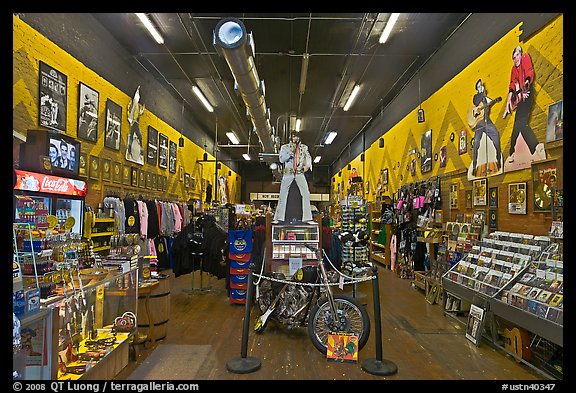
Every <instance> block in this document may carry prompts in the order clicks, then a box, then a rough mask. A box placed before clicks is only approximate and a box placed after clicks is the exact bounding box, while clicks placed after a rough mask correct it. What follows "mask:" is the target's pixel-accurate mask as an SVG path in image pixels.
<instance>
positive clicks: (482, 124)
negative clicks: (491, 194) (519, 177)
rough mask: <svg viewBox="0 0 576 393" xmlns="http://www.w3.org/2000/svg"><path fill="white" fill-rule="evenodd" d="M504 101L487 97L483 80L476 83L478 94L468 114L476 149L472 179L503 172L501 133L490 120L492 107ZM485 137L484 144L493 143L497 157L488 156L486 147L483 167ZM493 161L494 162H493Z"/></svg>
mask: <svg viewBox="0 0 576 393" xmlns="http://www.w3.org/2000/svg"><path fill="white" fill-rule="evenodd" d="M500 101H502V97H498V98H495V99H491V98H489V97H488V96H487V95H486V91H485V89H484V84H483V83H482V79H478V80H477V81H476V94H474V97H473V98H472V103H473V104H474V107H473V108H472V109H471V110H470V113H469V114H468V125H469V126H470V127H471V128H472V129H473V130H474V147H473V148H472V163H471V170H472V177H485V176H491V175H495V174H498V173H501V170H502V149H501V148H500V132H499V131H498V129H497V128H496V126H495V125H494V123H493V122H492V120H491V119H490V107H491V106H492V105H494V104H495V103H497V102H500ZM482 137H485V139H486V138H487V139H486V140H485V142H484V143H489V141H488V140H490V141H492V144H493V147H494V149H495V153H496V157H495V160H496V161H495V162H494V161H493V160H494V158H493V156H491V155H490V154H488V146H485V149H483V150H484V153H485V154H484V155H483V157H482V158H483V159H482V160H481V165H480V166H478V161H479V160H478V158H479V157H478V156H479V150H480V146H481V142H482ZM491 159H492V161H491Z"/></svg>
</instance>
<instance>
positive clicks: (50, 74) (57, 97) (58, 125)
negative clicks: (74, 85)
mask: <svg viewBox="0 0 576 393" xmlns="http://www.w3.org/2000/svg"><path fill="white" fill-rule="evenodd" d="M39 71H40V72H39V76H40V80H39V83H38V86H39V89H40V91H39V94H38V99H39V103H38V124H39V125H41V126H43V127H47V128H50V129H53V130H58V131H62V132H66V105H67V97H68V77H67V76H66V75H64V74H63V73H61V72H60V71H58V70H56V69H55V68H53V67H51V66H49V65H48V64H46V63H44V62H43V61H41V60H40V64H39Z"/></svg>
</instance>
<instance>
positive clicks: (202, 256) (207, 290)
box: [184, 219, 212, 294]
mask: <svg viewBox="0 0 576 393" xmlns="http://www.w3.org/2000/svg"><path fill="white" fill-rule="evenodd" d="M191 222H192V223H193V224H194V232H193V234H194V233H197V231H196V222H195V221H194V219H192V221H191ZM194 258H200V265H199V268H198V270H199V271H200V287H199V288H196V287H195V286H194V281H195V280H194V270H195V269H192V272H191V276H192V280H191V288H190V289H184V292H186V293H189V294H193V293H196V292H211V291H212V285H211V282H210V275H208V287H203V286H202V283H203V278H204V274H203V272H204V270H203V267H204V252H203V251H202V252H200V253H198V255H196V256H194ZM194 262H195V261H194Z"/></svg>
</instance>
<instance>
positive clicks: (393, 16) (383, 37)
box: [378, 12, 400, 44]
mask: <svg viewBox="0 0 576 393" xmlns="http://www.w3.org/2000/svg"><path fill="white" fill-rule="evenodd" d="M399 16H400V13H399V12H393V13H392V14H391V15H390V18H389V19H388V22H386V27H384V31H383V32H382V35H381V36H380V39H379V40H378V42H380V43H381V44H383V43H385V42H386V40H388V36H389V35H390V33H391V32H392V29H393V28H394V25H395V24H396V21H397V20H398V17H399Z"/></svg>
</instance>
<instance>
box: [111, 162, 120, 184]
mask: <svg viewBox="0 0 576 393" xmlns="http://www.w3.org/2000/svg"><path fill="white" fill-rule="evenodd" d="M112 182H114V183H122V164H120V163H119V162H116V161H114V162H113V163H112Z"/></svg>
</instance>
